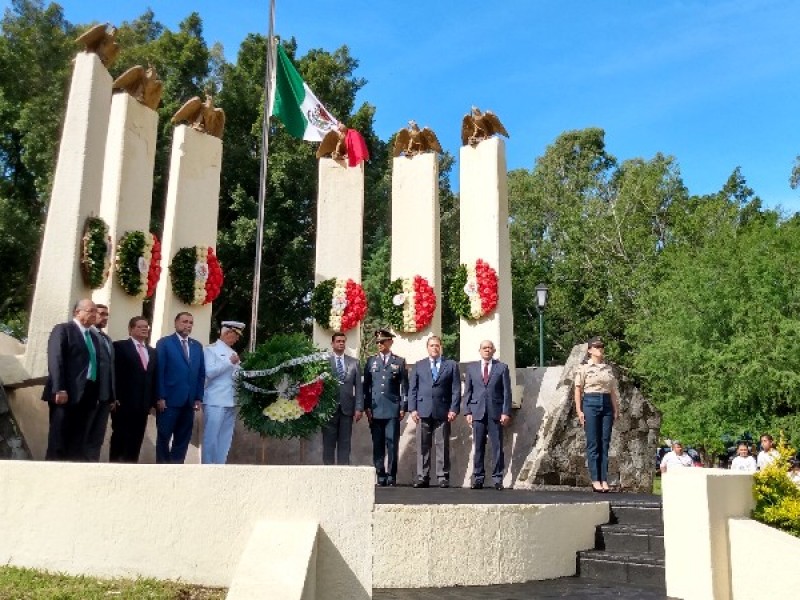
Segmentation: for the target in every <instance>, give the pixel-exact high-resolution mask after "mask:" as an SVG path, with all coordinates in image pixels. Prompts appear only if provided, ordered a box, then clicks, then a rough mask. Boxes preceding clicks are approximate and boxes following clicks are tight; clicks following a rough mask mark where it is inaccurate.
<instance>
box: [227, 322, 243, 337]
mask: <svg viewBox="0 0 800 600" xmlns="http://www.w3.org/2000/svg"><path fill="white" fill-rule="evenodd" d="M222 326H223V327H224V328H226V329H232V330H233V331H235V332H236V333H238V334H239V335H242V334H243V333H244V328H245V327H246V325H245V324H244V323H242V322H241V321H223V322H222Z"/></svg>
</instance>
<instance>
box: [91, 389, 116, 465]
mask: <svg viewBox="0 0 800 600" xmlns="http://www.w3.org/2000/svg"><path fill="white" fill-rule="evenodd" d="M110 413H111V404H110V403H109V402H99V403H98V404H97V406H95V408H94V410H92V411H90V412H89V415H88V418H87V423H86V460H87V461H89V462H100V450H101V449H102V448H103V442H105V440H106V429H108V415H109V414H110Z"/></svg>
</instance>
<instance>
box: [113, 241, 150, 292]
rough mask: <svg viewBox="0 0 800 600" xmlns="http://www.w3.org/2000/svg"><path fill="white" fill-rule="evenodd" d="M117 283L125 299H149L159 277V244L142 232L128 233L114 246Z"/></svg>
mask: <svg viewBox="0 0 800 600" xmlns="http://www.w3.org/2000/svg"><path fill="white" fill-rule="evenodd" d="M115 263H116V270H117V280H118V281H119V284H120V287H122V289H123V290H124V292H125V293H126V294H128V295H129V296H135V297H137V298H140V299H145V298H150V297H152V295H153V293H154V292H155V291H156V285H157V284H158V279H159V277H160V276H161V243H160V242H159V241H158V238H157V237H156V236H155V235H153V234H152V233H150V232H146V231H129V232H127V233H126V234H125V235H123V236H122V238H121V239H120V241H119V242H118V243H117V253H116V261H115Z"/></svg>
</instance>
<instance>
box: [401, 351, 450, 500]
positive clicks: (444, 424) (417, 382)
mask: <svg viewBox="0 0 800 600" xmlns="http://www.w3.org/2000/svg"><path fill="white" fill-rule="evenodd" d="M427 348H428V358H423V359H422V360H420V361H419V362H417V364H416V365H414V373H413V374H412V375H411V383H410V387H409V391H408V410H409V411H410V412H411V418H412V419H413V420H414V422H415V423H416V424H417V481H416V482H415V483H414V487H415V488H426V487H428V486H429V485H430V474H431V441H433V442H434V443H435V444H436V478H437V479H438V481H439V487H440V488H446V487H450V423H452V422H453V420H454V419H455V418H456V416H457V415H458V412H459V405H460V404H461V374H460V373H459V370H458V364H456V362H455V361H454V360H450V359H448V358H444V357H443V356H442V340H441V339H440V338H439V337H438V336H435V335H432V336H431V337H429V338H428V344H427Z"/></svg>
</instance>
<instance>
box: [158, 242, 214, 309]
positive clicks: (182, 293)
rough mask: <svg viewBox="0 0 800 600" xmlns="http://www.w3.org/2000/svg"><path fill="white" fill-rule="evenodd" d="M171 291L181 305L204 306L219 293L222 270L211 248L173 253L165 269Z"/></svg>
mask: <svg viewBox="0 0 800 600" xmlns="http://www.w3.org/2000/svg"><path fill="white" fill-rule="evenodd" d="M169 274H170V277H171V278H172V291H173V292H174V293H175V295H176V296H177V297H178V298H180V300H181V302H183V303H184V304H194V305H201V304H208V303H209V302H213V301H214V300H215V299H216V298H217V296H219V292H220V290H221V289H222V281H223V275H222V267H221V266H220V264H219V260H217V257H216V255H215V254H214V249H213V248H212V247H211V246H191V247H187V248H181V249H180V250H178V251H177V252H176V253H175V256H174V258H173V259H172V263H171V264H170V265H169Z"/></svg>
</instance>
